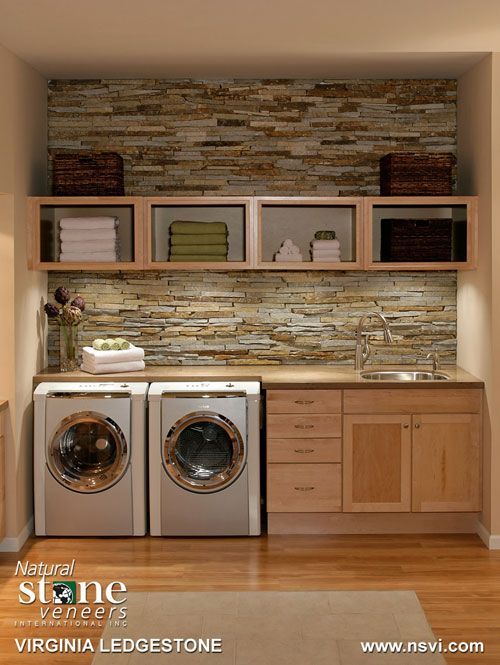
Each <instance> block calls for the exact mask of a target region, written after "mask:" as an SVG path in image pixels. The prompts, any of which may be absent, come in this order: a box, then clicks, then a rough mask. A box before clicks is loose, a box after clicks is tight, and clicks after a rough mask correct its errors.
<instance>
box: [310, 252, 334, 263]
mask: <svg viewBox="0 0 500 665" xmlns="http://www.w3.org/2000/svg"><path fill="white" fill-rule="evenodd" d="M312 260H313V261H323V263H339V262H340V261H341V258H340V255H339V254H316V252H312Z"/></svg>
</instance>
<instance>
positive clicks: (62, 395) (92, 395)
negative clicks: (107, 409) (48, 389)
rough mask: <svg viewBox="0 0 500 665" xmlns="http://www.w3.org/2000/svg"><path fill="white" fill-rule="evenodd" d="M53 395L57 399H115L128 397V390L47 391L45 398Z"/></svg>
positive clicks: (50, 397)
mask: <svg viewBox="0 0 500 665" xmlns="http://www.w3.org/2000/svg"><path fill="white" fill-rule="evenodd" d="M53 397H57V398H58V399H96V398H99V399H116V398H118V397H124V398H127V397H130V391H128V390H127V391H126V392H122V393H119V392H113V391H112V390H110V391H107V392H105V393H103V392H101V393H98V392H88V391H87V392H82V393H74V392H71V393H69V392H64V391H61V392H56V393H48V394H47V399H52V398H53Z"/></svg>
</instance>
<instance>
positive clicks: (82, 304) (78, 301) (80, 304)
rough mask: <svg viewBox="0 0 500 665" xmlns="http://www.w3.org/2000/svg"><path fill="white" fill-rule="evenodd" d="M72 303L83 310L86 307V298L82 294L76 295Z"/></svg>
mask: <svg viewBox="0 0 500 665" xmlns="http://www.w3.org/2000/svg"><path fill="white" fill-rule="evenodd" d="M71 305H72V307H78V309H79V310H80V311H82V312H83V310H84V309H85V300H84V299H83V298H82V296H76V298H75V299H74V300H72V302H71Z"/></svg>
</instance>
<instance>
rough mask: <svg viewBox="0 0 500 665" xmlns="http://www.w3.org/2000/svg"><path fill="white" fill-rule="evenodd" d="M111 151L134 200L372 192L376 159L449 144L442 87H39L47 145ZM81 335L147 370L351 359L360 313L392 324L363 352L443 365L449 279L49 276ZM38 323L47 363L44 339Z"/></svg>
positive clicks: (452, 87) (447, 84)
mask: <svg viewBox="0 0 500 665" xmlns="http://www.w3.org/2000/svg"><path fill="white" fill-rule="evenodd" d="M80 149H82V150H114V151H116V152H119V153H120V154H121V155H122V156H123V158H124V165H125V187H126V193H127V194H133V195H151V194H153V195H154V194H159V195H161V194H163V195H199V194H206V195H210V194H216V195H262V194H267V195H336V194H340V195H370V194H378V191H379V190H378V178H379V171H378V160H379V158H380V156H381V155H383V154H386V153H387V152H390V151H397V150H419V151H450V152H455V151H456V81H454V80H425V81H420V80H417V81H416V80H390V81H384V80H371V81H358V80H356V81H336V80H327V81H309V80H276V81H274V80H273V81H250V80H241V81H188V80H182V81H168V80H106V81H100V80H92V81H78V80H72V81H52V82H50V85H49V170H50V166H51V158H52V156H53V154H54V153H56V152H64V151H74V150H80ZM59 284H66V285H68V286H69V287H70V288H71V289H72V291H74V292H80V293H81V294H82V295H84V296H85V298H86V299H87V301H88V309H87V313H86V317H85V322H84V324H83V326H82V339H83V341H84V343H85V342H90V341H91V340H92V339H93V338H94V337H95V336H101V337H102V336H106V335H122V336H126V337H129V338H131V339H134V340H135V341H136V343H137V344H140V345H141V346H144V347H145V349H146V351H147V355H148V359H149V361H150V362H151V363H157V364H178V363H183V364H189V363H192V364H197V363H203V364H211V363H213V364H217V363H221V364H223V363H229V364H231V363H233V364H240V363H264V362H266V363H301V362H302V363H306V362H307V363H321V364H322V363H325V362H326V363H328V362H341V363H345V362H351V361H352V358H353V345H354V330H355V325H356V322H357V320H358V318H359V316H360V315H361V314H362V313H364V312H367V311H383V312H384V313H385V314H387V316H388V317H389V318H390V319H391V324H392V327H393V329H394V330H395V332H396V344H395V345H394V346H393V347H386V346H383V345H378V346H377V348H376V349H374V354H373V356H374V360H375V361H377V360H378V361H381V362H390V361H393V362H401V359H403V360H404V361H405V362H413V361H414V359H415V357H416V356H419V357H420V359H423V358H424V357H425V355H426V354H427V352H428V351H429V349H430V348H431V346H432V347H435V348H438V349H439V350H441V351H442V352H443V353H444V355H445V359H446V360H447V361H448V362H454V361H455V346H456V342H455V339H456V275H455V273H451V272H445V273H437V272H436V273H434V272H429V273H425V272H423V273H419V272H415V273H390V272H380V273H364V272H345V273H344V272H331V273H326V272H325V273H323V272H291V273H285V272H283V273H276V272H268V273H266V272H238V273H233V272H230V273H222V272H216V273H206V272H205V273H203V272H194V273H183V272H179V273H162V272H158V273H156V272H144V273H132V272H128V273H100V274H99V273H88V274H81V273H59V274H54V273H52V274H50V275H49V293H52V292H53V290H54V288H55V287H56V286H58V285H59ZM56 333H57V331H56V330H55V328H53V327H52V326H51V332H50V335H49V355H50V363H51V364H57V348H58V335H57V334H56Z"/></svg>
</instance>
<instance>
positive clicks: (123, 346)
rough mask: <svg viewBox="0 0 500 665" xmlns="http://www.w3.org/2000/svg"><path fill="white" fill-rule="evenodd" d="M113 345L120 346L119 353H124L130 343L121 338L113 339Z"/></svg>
mask: <svg viewBox="0 0 500 665" xmlns="http://www.w3.org/2000/svg"><path fill="white" fill-rule="evenodd" d="M115 343H117V344H119V345H120V350H121V351H126V350H127V349H130V342H127V340H126V339H123V337H117V338H116V339H115Z"/></svg>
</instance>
